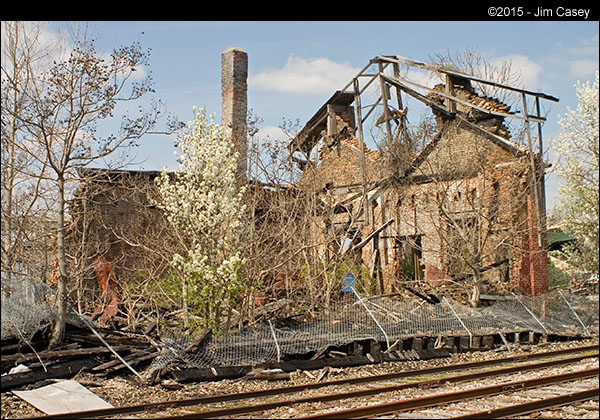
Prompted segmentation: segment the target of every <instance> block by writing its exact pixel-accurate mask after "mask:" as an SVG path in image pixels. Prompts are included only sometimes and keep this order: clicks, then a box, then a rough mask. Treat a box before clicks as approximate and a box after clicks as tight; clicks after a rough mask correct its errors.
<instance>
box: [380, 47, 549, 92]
mask: <svg viewBox="0 0 600 420" xmlns="http://www.w3.org/2000/svg"><path fill="white" fill-rule="evenodd" d="M375 60H381V61H384V62H390V63H399V64H406V65H409V66H412V67H419V68H422V69H424V70H429V71H433V72H435V73H443V74H447V75H450V76H454V77H460V78H462V79H467V80H472V81H474V82H479V83H483V84H486V85H490V86H494V87H498V88H502V89H507V90H512V91H514V92H520V93H524V94H526V95H531V96H535V97H537V98H542V99H547V100H549V101H553V102H558V101H559V99H558V98H555V97H554V96H551V95H548V94H546V93H543V92H533V91H530V90H525V89H521V88H517V87H514V86H509V85H504V84H502V83H497V82H492V81H490V80H485V79H482V78H480V77H477V76H473V75H470V74H465V73H460V72H457V71H454V70H450V69H446V68H443V67H441V66H437V65H432V64H426V63H421V62H419V61H415V60H411V59H409V58H405V57H400V56H378V57H376V59H375ZM373 61H374V60H371V62H373Z"/></svg>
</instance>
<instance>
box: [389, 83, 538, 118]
mask: <svg viewBox="0 0 600 420" xmlns="http://www.w3.org/2000/svg"><path fill="white" fill-rule="evenodd" d="M382 77H383V78H384V79H385V80H386V81H388V82H390V83H391V82H392V81H394V82H396V83H400V84H404V83H406V84H409V85H413V86H416V87H418V88H420V89H424V90H426V91H427V92H430V93H431V92H432V93H434V94H436V95H439V96H442V97H444V98H446V99H449V100H451V101H454V102H457V103H459V104H461V105H464V106H468V107H471V108H474V109H477V110H478V111H481V112H484V113H486V114H489V115H494V116H497V117H508V118H518V119H521V120H525V121H533V122H537V123H543V122H545V121H546V118H544V117H540V116H534V115H528V114H527V113H525V116H520V115H517V114H514V113H512V114H511V113H506V112H499V111H492V110H490V109H486V108H484V107H481V106H479V105H476V104H474V103H472V102H469V101H465V100H463V99H459V98H457V97H456V96H454V95H449V94H447V93H444V92H441V91H437V90H433V89H431V88H429V87H427V86H423V85H420V84H418V83H414V82H411V81H409V80H405V79H402V78H401V77H397V76H395V77H391V76H385V75H383V74H382ZM446 112H448V113H449V114H454V112H452V111H451V110H448V109H446Z"/></svg>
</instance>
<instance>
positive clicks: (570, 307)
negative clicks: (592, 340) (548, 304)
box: [558, 290, 590, 335]
mask: <svg viewBox="0 0 600 420" xmlns="http://www.w3.org/2000/svg"><path fill="white" fill-rule="evenodd" d="M558 293H560V295H561V296H562V298H563V299H564V300H565V303H566V304H567V306H568V307H569V309H570V310H571V312H573V315H575V318H577V321H579V323H580V324H581V326H582V327H583V331H585V333H586V334H587V335H590V332H589V331H588V329H587V328H586V327H585V325H583V322H581V319H580V318H579V316H578V315H577V312H575V310H574V309H573V307H572V306H571V304H570V303H569V301H568V300H567V298H566V297H565V295H563V294H562V292H561V291H560V290H559V291H558Z"/></svg>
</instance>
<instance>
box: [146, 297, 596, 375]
mask: <svg viewBox="0 0 600 420" xmlns="http://www.w3.org/2000/svg"><path fill="white" fill-rule="evenodd" d="M362 301H363V303H364V305H363V304H361V302H360V301H358V300H357V301H354V302H352V303H345V304H339V305H337V306H333V307H331V308H329V309H328V310H326V311H323V312H322V313H321V314H320V315H319V316H317V317H316V318H314V319H312V320H310V321H308V322H303V323H299V324H298V325H297V326H295V327H273V324H270V323H268V322H265V323H262V324H260V325H255V326H251V327H246V328H243V329H242V330H240V331H238V332H235V333H233V334H229V335H222V336H216V337H211V338H210V339H209V340H208V341H207V342H206V343H205V345H204V346H203V347H202V348H200V349H199V351H197V352H196V353H194V354H190V353H185V352H184V351H183V350H184V349H185V347H186V345H187V343H188V342H189V340H190V338H189V337H187V336H185V335H181V334H179V335H177V336H176V337H175V336H174V335H173V334H172V333H171V334H169V335H168V338H167V339H166V340H165V338H163V340H162V341H163V343H168V345H167V346H166V347H168V350H166V351H164V352H163V356H162V357H159V358H157V359H155V361H154V368H160V367H163V366H166V365H167V364H168V363H170V362H172V361H174V360H175V359H179V360H183V361H185V362H187V363H188V364H190V365H192V366H196V367H215V366H223V367H224V366H247V365H253V364H257V363H267V362H275V361H278V360H279V359H280V358H281V357H282V355H299V354H307V353H309V352H311V351H312V352H317V351H319V350H321V349H323V348H326V347H330V346H333V347H335V346H341V345H344V344H349V343H351V342H355V341H361V340H375V341H378V342H381V343H386V342H387V345H388V346H389V345H390V343H393V342H395V341H396V340H398V339H406V338H410V337H424V336H429V337H439V336H444V337H447V336H462V335H469V336H476V335H477V336H483V335H491V334H496V333H509V332H523V331H531V332H537V333H541V334H555V335H567V336H588V335H590V334H597V333H598V296H575V295H565V294H562V293H561V292H552V293H549V294H547V295H543V296H537V297H526V296H515V295H512V296H506V297H505V300H500V301H498V302H496V303H494V304H492V305H490V306H485V307H480V308H471V307H466V306H463V305H461V304H459V303H458V302H456V301H454V300H452V299H443V300H442V302H440V303H439V304H435V305H432V304H428V303H421V302H417V301H402V300H396V299H393V298H386V297H381V296H373V297H369V298H364V299H362ZM365 306H366V307H365ZM367 308H368V310H367Z"/></svg>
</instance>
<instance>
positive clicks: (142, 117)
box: [3, 24, 163, 347]
mask: <svg viewBox="0 0 600 420" xmlns="http://www.w3.org/2000/svg"><path fill="white" fill-rule="evenodd" d="M18 27H19V24H16V25H15V28H18ZM75 36H76V38H75V39H73V43H74V44H73V45H74V47H73V48H72V50H71V52H70V54H69V56H68V57H67V58H65V59H60V58H57V59H56V60H55V61H54V63H53V64H52V65H51V67H50V68H49V69H36V68H32V67H31V66H30V67H29V68H28V72H30V74H31V77H30V78H28V79H27V86H26V88H27V89H25V86H23V85H22V84H21V83H15V84H13V85H12V86H11V89H13V90H14V91H16V92H22V93H23V94H24V99H23V100H24V101H26V102H27V104H28V106H27V107H26V108H24V109H15V111H17V112H15V113H12V114H11V115H10V117H11V118H14V119H15V120H16V121H18V123H19V124H20V125H21V126H22V129H23V130H24V132H25V133H26V134H27V136H28V138H29V145H28V146H29V147H28V148H27V150H26V152H27V153H28V154H29V155H30V156H31V157H32V158H33V159H34V160H35V163H34V165H36V166H38V168H45V171H44V172H43V173H37V175H38V176H39V177H41V178H42V179H44V180H46V181H48V182H50V183H51V185H52V186H53V188H54V191H55V194H56V195H55V197H56V208H55V211H56V254H57V263H58V273H59V275H58V282H57V286H58V297H57V309H58V316H57V320H56V322H55V324H54V328H53V331H52V336H51V340H50V347H54V346H56V345H57V344H58V343H59V342H60V341H61V340H62V336H63V332H64V325H65V320H66V312H67V306H66V305H67V303H66V292H67V282H68V279H69V274H68V272H67V259H66V253H65V249H66V245H65V235H66V232H67V221H66V218H65V211H66V206H67V191H68V190H67V188H68V187H67V182H68V181H69V180H72V179H74V178H75V174H74V173H73V171H74V169H75V168H76V167H80V166H85V165H89V164H90V163H93V162H97V161H99V160H100V159H103V158H106V157H108V156H111V155H113V154H114V153H115V152H118V151H124V152H127V149H128V147H129V146H131V145H133V144H134V143H135V142H136V141H137V140H138V139H140V137H141V136H142V135H144V134H146V133H149V132H151V130H153V128H154V127H155V125H156V123H157V118H158V117H159V116H160V115H161V114H162V113H163V109H162V106H161V104H160V103H151V105H150V109H149V110H146V111H143V110H142V109H141V108H140V113H139V114H138V115H137V116H135V117H130V116H129V115H128V114H125V115H124V116H123V118H122V120H121V125H120V127H119V129H118V130H117V131H118V132H117V133H110V134H107V135H102V134H100V133H99V131H98V125H99V123H101V122H102V121H105V120H108V119H111V118H112V117H113V115H114V113H115V112H117V111H118V109H117V103H119V102H131V101H138V100H140V99H141V98H142V97H144V96H145V95H146V94H149V93H151V92H153V91H152V87H151V80H150V78H149V77H147V76H146V77H143V78H141V79H139V80H135V78H134V77H133V76H134V75H136V74H137V73H136V72H137V71H139V70H140V68H141V66H144V65H146V64H147V62H148V56H149V55H148V52H146V51H143V50H142V48H141V46H140V45H139V44H133V45H131V46H125V47H120V48H118V49H115V50H114V51H113V53H112V54H111V55H110V58H109V59H108V60H105V59H104V58H103V57H102V55H101V54H100V53H98V52H97V51H96V49H95V46H94V41H93V40H91V39H88V38H87V36H88V34H87V33H86V32H83V33H78V34H76V35H75ZM18 51H22V50H18ZM9 94H10V92H9ZM3 122H4V119H3ZM121 162H122V161H121ZM46 168H47V169H46Z"/></svg>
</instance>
